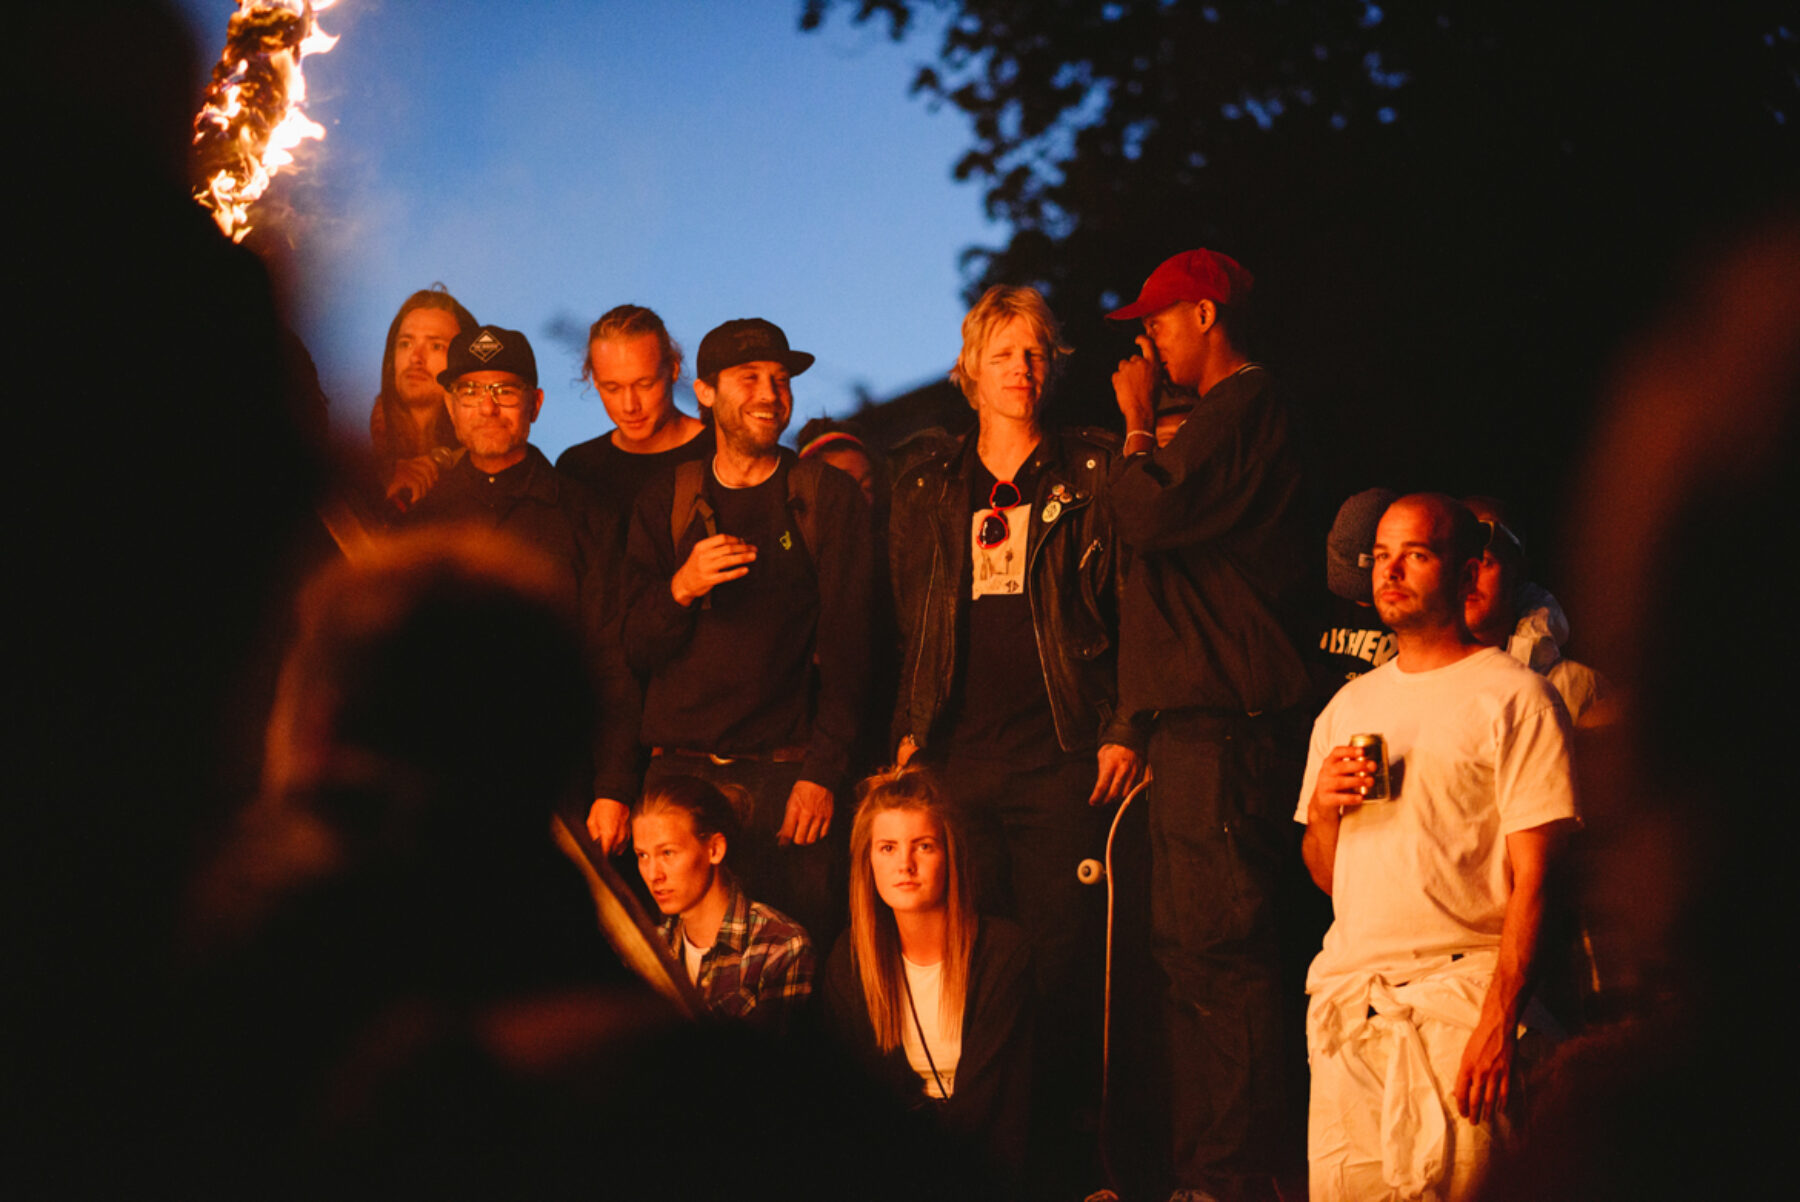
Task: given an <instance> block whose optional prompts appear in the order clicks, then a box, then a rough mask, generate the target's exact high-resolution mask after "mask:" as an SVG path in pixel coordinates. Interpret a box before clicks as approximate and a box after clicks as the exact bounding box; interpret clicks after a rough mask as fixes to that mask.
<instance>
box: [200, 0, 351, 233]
mask: <svg viewBox="0 0 1800 1202" xmlns="http://www.w3.org/2000/svg"><path fill="white" fill-rule="evenodd" d="M334 3H336V0H312V2H311V3H308V2H307V0H238V10H237V11H236V12H235V13H233V14H231V22H230V24H229V25H227V26H226V34H225V49H224V50H223V51H222V52H221V53H220V55H219V63H218V65H217V66H215V67H214V68H213V72H212V83H211V85H209V86H208V87H207V89H206V100H205V103H204V104H202V105H201V108H200V112H199V114H198V115H197V116H196V117H195V118H194V170H195V175H196V178H198V179H199V181H200V182H199V183H198V184H196V185H195V187H194V199H195V200H197V201H199V202H200V204H201V205H202V206H203V207H205V208H207V209H210V210H211V211H212V215H213V220H214V221H217V222H218V223H219V228H220V229H222V230H224V231H225V233H226V234H227V235H229V236H230V238H231V240H232V241H234V242H241V241H243V239H244V235H245V234H248V233H249V232H250V215H249V213H250V206H251V205H252V204H254V203H255V202H256V199H257V198H258V197H260V196H261V195H262V194H263V193H264V192H265V191H267V190H268V187H269V181H270V180H272V179H273V178H274V177H275V175H276V173H277V172H279V171H280V170H281V169H282V168H283V167H286V166H288V165H290V164H291V163H292V162H293V161H294V154H293V152H294V148H295V147H297V146H299V145H300V143H301V142H302V141H304V140H306V139H308V138H314V139H322V138H324V136H325V129H324V127H323V126H321V125H319V124H318V123H317V122H316V121H313V120H312V119H311V118H309V117H308V116H307V115H306V114H305V113H304V112H302V111H301V107H300V106H301V105H302V104H304V103H305V102H306V77H305V76H304V75H303V74H301V71H300V62H301V60H302V59H304V58H305V57H306V56H307V55H309V54H322V53H324V52H325V51H327V50H330V49H331V48H332V47H333V46H335V45H337V39H336V38H335V37H332V36H331V35H330V34H327V33H324V32H321V31H320V29H319V24H318V18H317V15H316V14H317V13H320V12H323V11H324V10H325V9H328V8H330V7H331V6H332V5H333V4H334Z"/></svg>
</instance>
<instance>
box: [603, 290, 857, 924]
mask: <svg viewBox="0 0 1800 1202" xmlns="http://www.w3.org/2000/svg"><path fill="white" fill-rule="evenodd" d="M696 358H697V362H696V364H695V370H696V372H697V375H698V378H697V379H695V381H694V392H695V395H696V396H697V397H698V398H699V401H700V403H701V404H702V405H704V406H705V407H706V408H707V409H709V410H711V411H712V414H713V420H714V424H715V426H716V428H717V432H718V434H717V439H718V441H717V449H716V451H715V452H714V454H713V456H712V457H711V459H709V460H706V461H689V462H687V463H682V464H678V465H677V466H676V468H675V470H674V471H672V472H667V473H664V474H662V475H661V476H659V477H657V478H656V479H654V480H652V481H651V482H650V483H649V484H648V485H646V486H645V488H644V490H643V492H642V493H641V494H639V496H638V500H637V504H636V507H635V509H634V511H633V514H632V520H631V531H630V538H629V542H628V547H627V554H626V573H627V582H628V583H627V591H628V597H629V600H628V611H627V616H626V633H625V645H626V647H627V648H629V654H630V657H631V666H632V668H633V669H634V670H635V671H636V672H637V674H638V675H639V676H640V677H641V678H642V679H644V680H646V681H647V682H648V683H647V685H646V690H645V696H644V721H643V731H642V740H643V742H644V744H645V745H646V746H648V747H649V748H650V749H651V753H652V757H653V758H652V759H651V763H650V769H649V772H648V773H647V775H646V784H647V785H650V784H653V783H654V782H655V781H657V780H659V779H661V778H663V777H666V776H670V775H694V776H701V777H704V778H706V779H708V780H713V781H716V782H719V783H728V784H736V785H740V786H742V787H743V788H745V789H747V790H749V792H750V794H751V795H752V796H753V797H754V798H755V802H756V804H755V807H754V810H753V813H752V816H751V818H750V821H749V822H748V823H747V824H746V831H745V839H744V844H745V846H744V847H743V848H742V856H741V857H740V856H739V855H738V854H737V851H736V850H734V853H733V862H734V864H735V865H736V868H737V871H738V874H739V875H740V876H741V877H742V879H743V881H744V885H745V887H746V889H748V890H749V891H750V893H751V894H752V895H753V896H756V897H758V898H764V899H767V901H768V902H769V903H770V904H771V905H773V906H775V907H776V908H777V909H779V910H781V911H782V912H784V913H786V914H789V915H791V916H793V917H794V918H795V919H796V920H798V921H799V922H800V923H801V924H802V925H803V926H805V927H806V928H807V930H808V931H809V932H811V933H812V935H813V941H814V943H815V944H817V943H822V942H825V941H828V940H829V938H830V935H831V932H832V931H833V930H835V929H836V927H837V926H838V925H839V924H840V923H841V921H842V920H841V918H840V917H839V913H840V911H841V909H842V907H841V905H840V904H838V900H837V897H836V892H837V891H836V890H834V888H833V886H832V879H833V876H834V870H836V869H840V868H841V865H839V864H838V863H837V861H838V860H839V859H840V858H841V857H840V856H838V855H837V854H836V853H835V852H834V851H833V850H832V845H828V844H827V842H826V840H827V837H828V836H830V835H831V834H832V832H833V831H834V830H840V828H841V826H842V824H841V823H835V824H834V818H835V816H836V798H837V797H838V796H840V795H841V794H842V791H843V789H844V786H845V784H846V783H847V776H848V773H849V770H850V747H851V744H852V743H853V742H854V741H855V739H856V735H857V725H858V721H859V716H860V715H861V714H862V712H863V692H864V688H865V682H866V680H867V676H868V663H869V610H870V588H871V581H872V564H871V562H870V545H871V543H870V532H869V511H868V506H867V505H866V504H865V503H864V501H863V498H862V493H861V491H860V490H858V488H857V487H856V484H855V482H854V481H852V480H851V479H850V478H849V477H848V476H846V475H845V474H844V473H842V472H840V471H837V470H836V469H834V468H830V467H827V466H826V465H824V464H822V463H820V462H819V461H817V460H807V461H804V462H802V461H799V460H797V459H796V458H795V456H794V453H793V452H792V451H788V450H785V449H783V448H782V447H781V446H780V445H779V443H778V441H777V440H778V439H779V438H780V437H781V434H782V432H783V431H784V430H786V429H787V424H788V419H789V417H791V416H792V413H793V401H794V397H793V387H792V384H791V380H792V378H793V377H794V376H797V375H799V374H800V373H801V372H803V371H805V370H806V369H807V368H808V367H810V366H812V362H813V357H812V356H811V355H809V354H807V353H805V352H804V351H796V350H793V349H791V348H790V347H789V346H788V341H787V335H786V334H784V333H783V332H782V330H781V328H780V327H778V326H776V325H774V324H773V323H771V322H767V321H764V320H762V319H760V318H743V319H740V320H737V321H728V322H726V323H725V324H724V325H721V326H719V327H718V328H717V329H715V330H713V331H712V332H711V333H709V334H707V336H706V337H705V338H704V339H703V340H702V341H701V343H700V353H699V355H698V356H697V357H696ZM840 834H841V830H840ZM835 842H836V843H838V844H841V839H839V840H837V841H835Z"/></svg>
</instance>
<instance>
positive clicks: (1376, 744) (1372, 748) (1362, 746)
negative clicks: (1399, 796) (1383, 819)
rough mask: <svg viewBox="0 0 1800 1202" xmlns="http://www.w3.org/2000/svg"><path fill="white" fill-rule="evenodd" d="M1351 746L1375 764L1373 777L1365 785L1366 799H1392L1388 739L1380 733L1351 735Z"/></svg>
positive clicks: (1363, 793) (1364, 794)
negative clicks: (1389, 779)
mask: <svg viewBox="0 0 1800 1202" xmlns="http://www.w3.org/2000/svg"><path fill="white" fill-rule="evenodd" d="M1350 746H1351V747H1354V748H1355V749H1356V750H1357V751H1358V752H1360V753H1361V754H1362V757H1363V759H1365V760H1368V761H1369V762H1370V763H1371V764H1374V765H1375V770H1374V772H1373V773H1371V774H1370V775H1371V776H1372V777H1373V779H1372V780H1371V781H1370V782H1369V783H1368V784H1367V785H1366V786H1364V788H1363V790H1362V797H1363V800H1364V801H1392V800H1393V793H1392V792H1390V791H1389V788H1388V754H1387V740H1386V739H1384V738H1382V737H1381V736H1380V735H1351V736H1350Z"/></svg>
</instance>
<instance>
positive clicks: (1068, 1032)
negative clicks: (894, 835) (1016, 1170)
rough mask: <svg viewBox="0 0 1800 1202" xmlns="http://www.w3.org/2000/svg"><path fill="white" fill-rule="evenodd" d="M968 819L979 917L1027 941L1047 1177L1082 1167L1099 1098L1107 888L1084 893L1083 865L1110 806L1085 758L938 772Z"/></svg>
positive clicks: (1038, 1126) (1037, 1159) (1037, 1151)
mask: <svg viewBox="0 0 1800 1202" xmlns="http://www.w3.org/2000/svg"><path fill="white" fill-rule="evenodd" d="M932 766H933V769H934V770H935V771H936V772H937V773H938V774H939V777H940V779H941V780H942V781H943V784H944V789H945V792H946V793H947V794H948V795H949V797H950V799H951V800H952V801H954V802H955V803H956V804H957V806H958V807H959V808H960V809H961V810H962V811H963V813H964V815H965V817H966V820H967V826H968V834H969V842H970V852H971V855H970V857H969V858H970V860H971V862H972V865H973V872H974V874H975V877H976V880H977V886H978V893H977V896H978V898H979V902H978V904H979V906H980V908H981V910H982V912H983V913H986V914H998V915H1001V916H1003V917H1007V918H1011V919H1013V920H1014V921H1016V922H1018V923H1019V925H1020V926H1022V927H1024V928H1025V934H1026V938H1027V939H1028V941H1029V942H1030V944H1031V957H1032V974H1033V982H1034V985H1035V988H1034V990H1033V992H1034V995H1035V996H1034V1002H1035V1024H1034V1027H1035V1037H1034V1040H1033V1042H1034V1044H1035V1046H1036V1048H1037V1052H1036V1055H1035V1057H1034V1059H1035V1064H1034V1066H1033V1076H1032V1095H1033V1103H1034V1107H1033V1108H1034V1111H1035V1120H1034V1131H1033V1144H1034V1150H1033V1152H1032V1153H1031V1156H1030V1160H1031V1163H1032V1166H1033V1172H1034V1173H1035V1174H1037V1175H1039V1176H1042V1177H1059V1176H1060V1177H1063V1178H1064V1179H1065V1180H1066V1179H1067V1177H1068V1176H1069V1175H1070V1174H1075V1173H1081V1172H1086V1171H1087V1166H1086V1165H1083V1164H1077V1163H1073V1162H1075V1161H1079V1160H1081V1159H1083V1158H1084V1157H1088V1156H1090V1155H1091V1149H1090V1148H1089V1147H1088V1146H1087V1144H1086V1143H1084V1142H1082V1141H1077V1140H1074V1139H1072V1138H1071V1137H1070V1132H1071V1128H1072V1124H1073V1121H1074V1119H1075V1117H1076V1115H1077V1114H1078V1113H1079V1112H1080V1111H1081V1110H1083V1109H1084V1108H1086V1109H1089V1110H1091V1109H1092V1108H1093V1107H1095V1106H1097V1104H1098V1102H1099V1093H1100V1015H1101V1000H1102V990H1103V983H1104V977H1103V973H1104V963H1105V945H1106V890H1105V889H1104V888H1103V887H1101V888H1096V887H1093V886H1088V885H1083V884H1082V883H1081V881H1080V879H1079V877H1078V876H1077V875H1076V872H1077V869H1078V868H1079V866H1080V864H1081V861H1082V860H1083V859H1086V858H1089V857H1098V856H1100V855H1102V854H1103V853H1104V851H1105V848H1106V829H1107V823H1108V822H1109V821H1110V820H1111V818H1112V810H1111V808H1110V807H1107V808H1096V807H1093V806H1090V805H1088V803H1087V799H1088V795H1089V794H1090V793H1092V792H1093V790H1094V775H1095V772H1096V771H1097V764H1096V761H1095V758H1094V756H1093V755H1092V754H1091V753H1086V754H1077V755H1072V756H1066V757H1062V758H1059V760H1058V761H1057V762H1056V763H1053V764H1051V765H1049V766H1047V767H1043V768H1037V769H1029V770H1024V771H1020V770H1018V769H1015V768H1013V767H1012V766H1011V765H1010V764H1008V763H1006V762H1004V761H993V760H976V759H966V758H964V759H949V760H946V761H943V762H940V763H936V764H933V765H932Z"/></svg>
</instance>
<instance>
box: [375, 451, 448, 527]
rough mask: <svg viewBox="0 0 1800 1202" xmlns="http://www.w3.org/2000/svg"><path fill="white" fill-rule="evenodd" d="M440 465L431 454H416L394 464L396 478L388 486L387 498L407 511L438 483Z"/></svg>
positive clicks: (401, 510)
mask: <svg viewBox="0 0 1800 1202" xmlns="http://www.w3.org/2000/svg"><path fill="white" fill-rule="evenodd" d="M437 478H438V465H437V462H436V461H435V460H433V459H432V457H431V456H429V455H415V456H413V457H412V458H411V459H401V460H399V461H397V462H396V463H395V464H394V478H393V480H392V481H390V482H389V484H388V487H387V499H388V500H390V501H392V502H393V503H394V504H395V505H396V506H397V507H398V508H399V510H400V512H402V513H405V512H406V511H407V510H408V509H411V508H412V507H413V506H414V505H417V504H418V503H419V502H420V501H423V500H424V499H425V494H426V493H428V492H430V491H431V488H432V485H434V484H436V483H437Z"/></svg>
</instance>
